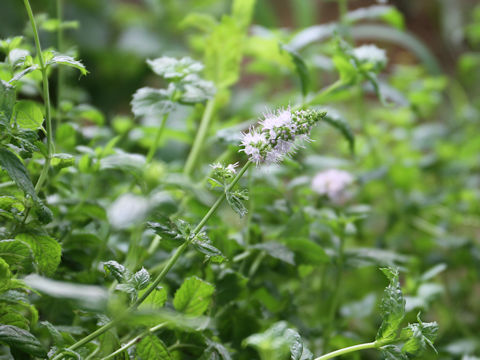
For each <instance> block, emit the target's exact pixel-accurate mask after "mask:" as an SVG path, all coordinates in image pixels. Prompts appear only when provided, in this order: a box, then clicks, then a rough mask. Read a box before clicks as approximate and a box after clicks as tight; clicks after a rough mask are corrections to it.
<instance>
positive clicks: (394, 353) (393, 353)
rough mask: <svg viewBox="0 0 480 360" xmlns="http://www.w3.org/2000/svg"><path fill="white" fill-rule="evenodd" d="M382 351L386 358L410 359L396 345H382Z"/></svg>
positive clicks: (391, 359)
mask: <svg viewBox="0 0 480 360" xmlns="http://www.w3.org/2000/svg"><path fill="white" fill-rule="evenodd" d="M380 352H381V354H382V357H383V358H384V359H385V360H408V357H407V355H405V354H404V353H402V351H401V350H400V349H399V348H398V346H395V345H385V346H382V347H381V348H380Z"/></svg>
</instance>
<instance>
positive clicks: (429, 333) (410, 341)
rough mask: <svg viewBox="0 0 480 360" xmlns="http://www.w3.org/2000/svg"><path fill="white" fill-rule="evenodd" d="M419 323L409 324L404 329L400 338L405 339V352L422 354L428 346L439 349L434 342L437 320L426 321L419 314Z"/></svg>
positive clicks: (403, 349)
mask: <svg viewBox="0 0 480 360" xmlns="http://www.w3.org/2000/svg"><path fill="white" fill-rule="evenodd" d="M417 320H418V323H414V324H408V326H407V327H406V328H404V329H403V330H402V333H401V335H400V338H401V339H402V340H404V341H405V344H404V345H403V347H402V351H403V352H404V353H408V354H412V355H415V356H418V355H421V354H422V353H423V352H424V351H425V350H426V349H427V347H430V348H432V349H433V350H434V351H435V352H436V351H437V350H436V349H435V347H434V346H433V342H434V341H435V338H436V337H437V332H438V324H437V323H436V322H429V323H424V322H422V320H420V314H419V315H418V316H417Z"/></svg>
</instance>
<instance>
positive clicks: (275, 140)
mask: <svg viewBox="0 0 480 360" xmlns="http://www.w3.org/2000/svg"><path fill="white" fill-rule="evenodd" d="M325 115H326V113H325V112H322V111H318V110H299V111H293V112H292V111H291V110H290V109H283V110H279V111H276V112H274V113H268V114H266V115H265V119H264V120H262V121H260V122H259V126H258V127H257V128H251V129H250V131H249V132H248V133H245V134H243V139H242V146H243V149H241V150H240V151H242V152H244V153H245V154H247V156H248V158H249V161H247V162H246V163H245V165H243V167H242V168H241V169H240V170H239V171H238V172H235V167H236V164H233V165H229V166H227V167H226V168H225V169H223V167H222V169H223V170H222V171H224V172H225V171H227V172H228V174H230V177H233V176H234V175H235V177H233V179H232V181H231V182H230V183H229V184H228V186H227V187H226V188H225V191H224V192H222V193H221V194H220V195H219V197H218V198H217V200H216V201H215V203H214V204H213V205H212V206H211V207H210V209H209V210H208V211H207V213H206V214H205V215H204V217H203V218H202V220H200V222H199V223H198V224H197V226H196V227H195V228H194V229H193V231H192V232H191V233H190V236H189V237H188V239H186V241H185V242H184V243H183V244H182V245H180V246H179V247H178V248H177V250H176V251H175V252H174V254H173V255H172V257H171V258H170V260H169V261H168V262H167V264H166V265H165V267H164V268H163V269H162V271H161V272H160V274H159V275H158V276H157V277H156V278H155V280H154V281H153V282H151V283H150V285H149V286H148V287H147V288H146V290H145V291H144V292H143V294H142V296H140V297H139V298H138V299H137V300H136V301H135V302H134V303H133V304H132V305H131V307H130V308H129V309H128V311H127V312H126V313H125V314H123V315H122V316H121V317H120V318H119V319H116V320H112V321H110V322H108V323H107V324H105V325H103V326H102V327H100V328H98V329H97V330H96V331H94V332H93V333H91V334H89V335H87V336H86V337H84V338H83V339H81V340H79V341H77V342H76V343H75V344H73V345H71V346H70V347H69V348H68V349H66V350H64V351H63V352H60V353H58V354H57V355H56V356H55V357H54V358H53V360H58V359H62V358H64V356H65V354H64V353H65V352H68V351H75V350H76V349H78V348H80V347H82V346H84V345H85V344H87V343H89V342H90V341H92V340H94V339H95V338H97V337H98V336H100V335H102V334H103V333H105V332H106V331H108V330H109V329H111V328H112V327H114V326H115V325H116V324H117V323H118V322H119V321H120V320H121V319H124V318H126V316H127V315H128V314H130V313H132V312H133V311H135V310H136V309H137V308H138V307H139V306H140V304H141V303H143V302H144V301H145V299H146V298H147V297H149V296H150V294H151V293H152V292H153V291H154V290H155V289H156V288H157V286H158V285H159V284H160V283H161V282H162V281H163V279H165V277H166V276H167V274H168V272H169V271H170V269H171V268H172V267H173V266H174V265H175V263H176V262H177V261H178V259H179V258H180V256H181V255H182V254H183V253H184V252H185V250H186V249H187V247H188V246H189V245H190V244H191V243H192V242H194V241H195V240H196V238H197V236H198V235H199V234H200V233H201V232H202V231H203V228H204V226H205V224H206V223H207V221H208V220H209V219H210V218H211V217H212V215H213V214H215V212H216V210H217V209H218V208H219V207H220V205H221V204H222V202H223V200H224V199H225V198H226V197H227V194H229V193H230V192H231V190H233V188H234V187H235V185H236V184H237V183H238V181H239V180H240V179H241V178H242V176H243V175H244V174H245V172H246V171H247V170H248V168H249V167H250V166H251V165H252V164H253V163H255V164H257V165H258V164H261V163H278V162H280V161H281V160H282V159H283V158H284V157H285V156H288V155H291V154H293V152H294V151H295V149H296V148H297V146H298V145H300V144H301V143H302V142H304V141H308V140H309V139H310V138H309V135H310V131H311V129H312V127H313V126H314V125H315V124H317V123H318V122H319V121H320V120H321V119H323V118H324V117H325ZM220 167H221V166H218V165H214V170H215V169H217V170H218V169H219V168H220Z"/></svg>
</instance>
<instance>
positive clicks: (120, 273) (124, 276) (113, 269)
mask: <svg viewBox="0 0 480 360" xmlns="http://www.w3.org/2000/svg"><path fill="white" fill-rule="evenodd" d="M103 268H104V269H105V270H106V271H108V272H110V273H111V274H112V275H113V277H114V278H115V279H116V280H117V281H118V282H120V283H125V282H128V281H129V280H130V279H131V277H132V274H131V272H130V271H129V270H128V269H127V268H126V267H125V266H123V265H122V264H119V263H118V262H116V261H114V260H110V261H107V262H105V263H103Z"/></svg>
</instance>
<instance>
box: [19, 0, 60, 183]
mask: <svg viewBox="0 0 480 360" xmlns="http://www.w3.org/2000/svg"><path fill="white" fill-rule="evenodd" d="M23 2H24V4H25V8H26V10H27V14H28V18H29V20H30V24H31V25H32V30H33V38H34V39H35V48H36V50H37V56H38V62H39V63H40V70H41V72H42V85H43V86H42V87H43V101H44V102H45V119H46V122H47V156H46V158H45V165H44V166H43V169H42V172H41V173H40V177H39V178H38V181H37V184H36V185H35V190H36V191H37V192H38V191H39V190H40V189H41V188H42V185H43V183H44V181H45V179H46V178H47V175H48V169H49V167H50V160H51V157H52V153H53V151H54V150H53V146H54V145H53V133H52V117H51V110H50V91H49V89H48V77H47V67H46V66H45V60H44V58H43V53H42V47H41V46H40V37H39V36H38V30H37V24H36V23H35V18H34V16H33V12H32V8H31V7H30V3H29V1H28V0H23Z"/></svg>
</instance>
